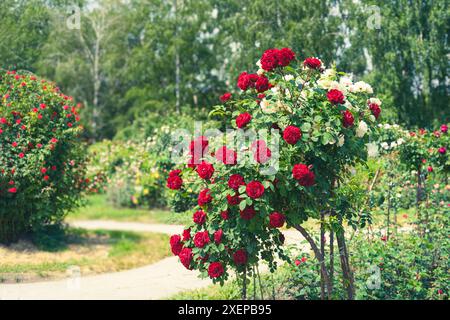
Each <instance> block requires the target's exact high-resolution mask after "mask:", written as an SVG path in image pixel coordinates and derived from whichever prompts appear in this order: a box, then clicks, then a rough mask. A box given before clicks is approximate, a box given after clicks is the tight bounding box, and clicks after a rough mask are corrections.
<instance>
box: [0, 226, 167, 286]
mask: <svg viewBox="0 0 450 320" xmlns="http://www.w3.org/2000/svg"><path fill="white" fill-rule="evenodd" d="M60 241H63V242H64V243H61V244H60V245H58V248H59V249H58V250H53V248H54V247H52V250H50V251H49V250H45V249H43V248H42V247H40V246H37V245H35V244H33V243H31V242H29V241H20V242H19V243H17V244H14V245H11V246H9V247H6V246H0V255H1V256H2V259H1V261H0V283H1V282H21V281H35V280H40V279H43V278H46V279H53V278H61V277H64V276H66V275H67V274H66V272H67V270H68V268H69V267H70V266H77V267H79V268H80V270H81V272H82V274H83V275H85V274H98V273H104V272H117V271H122V270H127V269H131V268H136V267H140V266H144V265H148V264H151V263H154V262H156V261H158V260H161V259H163V258H165V257H168V256H170V255H171V254H170V249H169V246H168V242H169V237H168V236H167V235H164V234H158V233H136V232H126V231H107V230H93V231H87V230H82V229H69V230H67V231H66V236H65V237H64V239H63V240H60Z"/></svg>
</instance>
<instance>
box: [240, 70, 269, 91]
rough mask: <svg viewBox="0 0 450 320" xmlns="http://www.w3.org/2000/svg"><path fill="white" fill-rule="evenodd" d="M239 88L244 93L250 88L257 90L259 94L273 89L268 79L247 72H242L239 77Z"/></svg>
mask: <svg viewBox="0 0 450 320" xmlns="http://www.w3.org/2000/svg"><path fill="white" fill-rule="evenodd" d="M237 86H238V87H239V89H241V90H242V91H247V90H248V89H249V88H255V89H256V91H257V92H264V91H267V90H268V89H270V87H271V85H270V83H269V79H267V77H265V76H260V75H257V74H256V73H247V72H242V73H241V74H240V75H239V77H238V81H237Z"/></svg>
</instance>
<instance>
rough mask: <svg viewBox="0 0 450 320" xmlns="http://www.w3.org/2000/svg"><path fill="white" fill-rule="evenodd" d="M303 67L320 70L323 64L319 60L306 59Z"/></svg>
mask: <svg viewBox="0 0 450 320" xmlns="http://www.w3.org/2000/svg"><path fill="white" fill-rule="evenodd" d="M303 65H304V66H305V67H308V68H310V69H316V70H317V69H319V68H320V67H321V66H322V62H321V61H320V60H319V59H317V58H314V57H312V58H306V59H305V61H303Z"/></svg>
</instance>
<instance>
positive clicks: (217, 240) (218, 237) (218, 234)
mask: <svg viewBox="0 0 450 320" xmlns="http://www.w3.org/2000/svg"><path fill="white" fill-rule="evenodd" d="M222 236H223V230H222V229H219V230H217V231H216V232H214V242H215V243H217V244H219V243H221V242H222Z"/></svg>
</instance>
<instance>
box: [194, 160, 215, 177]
mask: <svg viewBox="0 0 450 320" xmlns="http://www.w3.org/2000/svg"><path fill="white" fill-rule="evenodd" d="M197 173H198V175H199V177H200V178H202V179H205V180H207V179H211V177H212V176H213V174H214V166H213V165H212V164H210V163H208V162H206V161H202V162H201V163H200V164H199V165H198V166H197Z"/></svg>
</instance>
